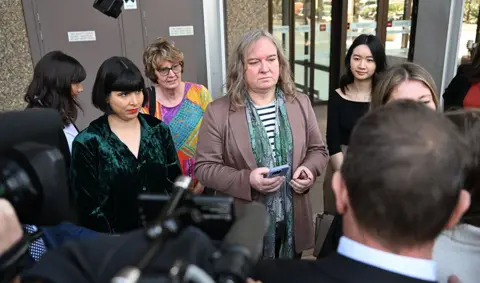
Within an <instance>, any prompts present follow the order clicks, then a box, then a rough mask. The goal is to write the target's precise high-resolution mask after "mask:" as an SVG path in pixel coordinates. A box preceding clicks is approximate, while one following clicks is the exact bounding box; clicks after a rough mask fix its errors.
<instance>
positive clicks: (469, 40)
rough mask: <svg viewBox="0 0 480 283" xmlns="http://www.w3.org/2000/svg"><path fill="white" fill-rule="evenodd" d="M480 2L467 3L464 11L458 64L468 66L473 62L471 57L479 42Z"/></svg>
mask: <svg viewBox="0 0 480 283" xmlns="http://www.w3.org/2000/svg"><path fill="white" fill-rule="evenodd" d="M479 2H480V1H475V0H467V1H465V8H464V10H463V22H462V30H461V31H460V42H459V46H458V54H457V58H458V64H467V63H469V62H470V61H471V55H472V51H473V46H474V43H475V42H478V40H479V35H478V34H477V33H478V31H479V29H478V19H479V14H480V13H479V9H480V7H479Z"/></svg>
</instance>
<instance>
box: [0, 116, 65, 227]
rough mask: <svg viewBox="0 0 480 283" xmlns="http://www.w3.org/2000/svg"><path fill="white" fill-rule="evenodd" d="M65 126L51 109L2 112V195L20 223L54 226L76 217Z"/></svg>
mask: <svg viewBox="0 0 480 283" xmlns="http://www.w3.org/2000/svg"><path fill="white" fill-rule="evenodd" d="M62 129H63V124H62V120H61V118H60V115H59V114H58V113H57V112H56V111H55V110H51V109H30V110H25V111H21V112H7V113H2V114H0V133H1V137H0V198H5V199H7V200H8V201H9V202H10V203H11V204H12V205H13V207H14V208H15V211H16V213H17V216H18V217H19V220H20V222H21V223H24V224H34V225H56V224H58V223H60V222H62V221H65V220H73V218H74V217H73V214H72V211H71V207H72V205H71V204H72V199H71V193H70V188H69V186H68V174H67V169H68V167H69V163H70V153H69V149H68V144H67V141H66V138H65V136H64V134H63V131H62Z"/></svg>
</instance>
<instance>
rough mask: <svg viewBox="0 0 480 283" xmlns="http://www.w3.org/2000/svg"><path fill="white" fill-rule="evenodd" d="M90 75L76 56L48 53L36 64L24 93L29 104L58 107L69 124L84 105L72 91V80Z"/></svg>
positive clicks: (56, 52) (81, 79) (35, 106)
mask: <svg viewBox="0 0 480 283" xmlns="http://www.w3.org/2000/svg"><path fill="white" fill-rule="evenodd" d="M86 77H87V73H86V72H85V69H84V68H83V66H82V65H81V64H80V63H79V62H78V61H77V60H76V59H75V58H73V57H71V56H68V55H67V54H65V53H63V52H61V51H51V52H49V53H47V54H45V55H44V56H43V57H42V58H41V59H40V61H38V63H37V64H36V65H35V68H34V70H33V79H32V81H31V82H30V85H29V86H28V88H27V92H26V94H25V96H24V99H25V102H27V108H51V109H55V110H57V111H58V112H59V113H60V115H61V117H62V121H63V125H64V126H67V125H68V124H70V123H72V122H74V121H75V120H76V119H77V116H78V109H77V107H78V108H79V109H82V108H81V106H80V104H79V103H78V102H77V100H76V99H75V97H74V96H73V94H72V84H77V83H81V82H83V81H84V80H85V78H86Z"/></svg>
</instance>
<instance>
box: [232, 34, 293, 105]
mask: <svg viewBox="0 0 480 283" xmlns="http://www.w3.org/2000/svg"><path fill="white" fill-rule="evenodd" d="M262 37H266V38H268V39H270V40H271V41H272V43H273V44H274V45H275V47H276V49H277V57H278V61H279V65H280V77H279V78H278V82H277V86H278V87H280V89H281V90H282V91H283V92H284V93H285V95H286V96H287V97H292V98H293V97H295V93H296V90H295V83H294V82H293V78H292V72H291V69H290V64H289V63H288V60H287V57H285V55H284V54H283V51H282V48H281V47H280V44H279V43H278V42H277V41H276V40H275V38H274V37H273V35H272V34H271V33H269V32H267V31H264V30H260V29H258V30H252V31H249V32H247V33H246V34H244V35H243V37H242V39H241V40H240V41H238V43H237V45H236V46H235V48H234V50H233V52H232V54H231V56H230V60H229V64H228V75H227V95H228V97H229V98H230V101H231V102H232V104H233V105H234V106H235V107H242V106H244V99H245V97H244V95H245V93H246V90H247V86H246V85H245V78H244V75H245V71H246V64H245V57H246V55H247V54H246V53H247V50H248V49H249V48H250V46H252V44H254V43H255V42H257V41H258V40H259V39H260V38H262Z"/></svg>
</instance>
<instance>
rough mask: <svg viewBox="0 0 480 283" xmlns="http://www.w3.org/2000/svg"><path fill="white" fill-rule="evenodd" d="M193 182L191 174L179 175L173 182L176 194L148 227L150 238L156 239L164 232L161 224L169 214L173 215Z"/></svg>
mask: <svg viewBox="0 0 480 283" xmlns="http://www.w3.org/2000/svg"><path fill="white" fill-rule="evenodd" d="M191 182H192V178H191V177H189V176H179V177H177V179H175V182H174V183H173V191H174V195H173V196H171V197H170V200H169V201H168V203H167V204H166V205H165V207H164V208H163V210H162V213H160V216H159V217H158V218H157V220H156V221H155V222H154V223H153V225H151V226H150V228H148V229H147V236H148V237H149V238H150V239H155V238H157V237H158V236H160V234H161V233H162V228H161V225H162V223H163V222H164V221H165V219H167V218H168V217H169V216H171V215H172V214H173V213H174V212H175V210H176V209H177V208H178V205H179V204H180V202H181V201H182V200H183V198H184V197H185V193H186V192H188V187H189V186H190V183H191Z"/></svg>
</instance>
